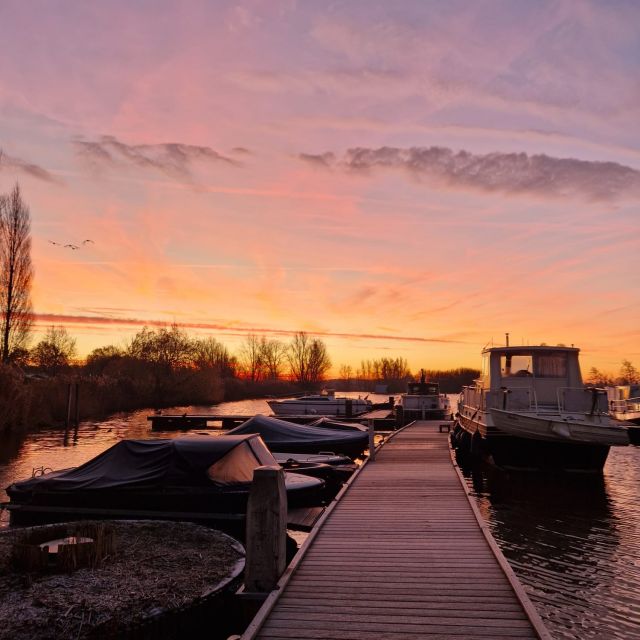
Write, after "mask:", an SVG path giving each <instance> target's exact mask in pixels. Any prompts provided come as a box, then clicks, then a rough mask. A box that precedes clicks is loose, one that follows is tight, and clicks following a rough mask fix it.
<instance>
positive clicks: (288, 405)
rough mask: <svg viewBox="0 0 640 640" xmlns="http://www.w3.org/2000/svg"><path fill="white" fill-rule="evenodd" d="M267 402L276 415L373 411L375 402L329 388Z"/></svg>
mask: <svg viewBox="0 0 640 640" xmlns="http://www.w3.org/2000/svg"><path fill="white" fill-rule="evenodd" d="M267 404H268V405H269V407H270V408H271V411H273V413H274V414H275V415H276V416H301V415H306V414H312V415H316V414H317V415H319V416H349V415H359V414H361V413H366V412H367V411H371V409H372V407H373V404H372V402H371V401H370V400H367V398H346V397H342V396H336V395H335V391H333V390H332V389H329V390H327V391H325V392H324V393H319V394H315V395H306V396H302V397H300V398H290V399H288V400H267Z"/></svg>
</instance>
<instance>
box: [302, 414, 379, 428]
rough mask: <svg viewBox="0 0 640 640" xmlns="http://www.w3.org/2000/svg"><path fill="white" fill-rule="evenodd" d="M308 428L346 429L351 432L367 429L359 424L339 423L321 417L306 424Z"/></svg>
mask: <svg viewBox="0 0 640 640" xmlns="http://www.w3.org/2000/svg"><path fill="white" fill-rule="evenodd" d="M307 424H308V425H309V426H310V427H322V428H323V429H347V430H349V429H350V430H351V431H366V430H367V428H366V427H365V426H364V425H362V424H360V423H359V422H340V421H339V420H333V419H332V418H327V417H324V416H323V417H322V418H318V419H317V420H314V421H313V422H307Z"/></svg>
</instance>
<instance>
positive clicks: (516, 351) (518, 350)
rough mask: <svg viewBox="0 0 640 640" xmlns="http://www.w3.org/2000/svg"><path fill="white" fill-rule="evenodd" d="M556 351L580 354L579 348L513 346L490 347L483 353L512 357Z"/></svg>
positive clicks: (542, 345)
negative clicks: (509, 355) (502, 354)
mask: <svg viewBox="0 0 640 640" xmlns="http://www.w3.org/2000/svg"><path fill="white" fill-rule="evenodd" d="M550 351H555V352H558V353H563V352H564V353H578V352H579V351H580V349H579V348H578V347H565V346H562V345H556V346H552V345H545V344H541V345H535V346H523V345H520V346H513V347H506V346H505V347H488V348H486V349H483V350H482V353H483V354H485V353H504V354H511V355H527V354H533V353H542V352H544V353H549V352H550Z"/></svg>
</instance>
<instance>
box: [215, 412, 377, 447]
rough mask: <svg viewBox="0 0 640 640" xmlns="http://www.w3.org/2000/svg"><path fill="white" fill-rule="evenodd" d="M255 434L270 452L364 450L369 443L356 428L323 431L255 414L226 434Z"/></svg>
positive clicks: (363, 433)
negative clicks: (258, 435)
mask: <svg viewBox="0 0 640 640" xmlns="http://www.w3.org/2000/svg"><path fill="white" fill-rule="evenodd" d="M249 433H258V434H260V436H261V437H262V439H263V440H264V442H265V443H266V445H267V446H268V447H269V449H271V451H301V450H305V451H311V450H315V451H320V450H323V449H324V450H327V449H331V450H336V451H339V450H341V449H358V448H360V449H361V450H362V449H364V448H365V447H366V446H367V444H368V435H367V433H366V432H363V431H360V430H355V429H344V430H341V429H326V428H324V427H315V426H310V425H305V424H294V423H292V422H287V421H286V420H279V419H278V418H272V417H271V416H264V415H261V414H258V415H257V416H253V418H249V420H247V421H246V422H243V423H242V424H241V425H240V426H238V427H236V428H235V429H231V430H230V431H227V434H228V435H240V434H249Z"/></svg>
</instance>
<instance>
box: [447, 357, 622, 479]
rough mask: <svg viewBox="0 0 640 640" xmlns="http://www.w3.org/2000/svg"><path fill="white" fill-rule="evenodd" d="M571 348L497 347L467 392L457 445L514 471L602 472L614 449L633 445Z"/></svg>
mask: <svg viewBox="0 0 640 640" xmlns="http://www.w3.org/2000/svg"><path fill="white" fill-rule="evenodd" d="M578 353H579V349H576V348H573V347H548V346H534V347H509V346H506V347H493V348H490V349H485V350H484V351H483V368H482V376H481V377H480V378H479V379H478V380H476V381H475V384H473V385H471V386H467V387H464V388H463V391H462V394H461V396H460V400H459V405H458V415H457V422H456V427H455V428H454V432H453V434H452V442H453V444H454V446H456V447H457V448H459V449H461V450H462V451H471V452H479V453H481V454H482V455H483V456H484V457H486V458H487V459H489V460H490V461H493V462H494V463H495V464H496V465H498V466H502V467H507V468H510V467H513V468H531V469H550V470H568V471H583V472H599V471H601V470H602V467H603V466H604V463H605V461H606V459H607V455H608V453H609V448H610V447H611V446H625V445H628V444H629V431H628V428H627V427H626V426H625V425H622V424H620V423H619V422H616V421H615V420H613V419H612V417H611V416H610V415H609V413H608V412H607V402H606V396H605V395H604V393H603V392H602V391H601V390H598V389H595V388H590V387H586V386H585V385H584V384H583V382H582V377H581V374H580V365H579V363H578Z"/></svg>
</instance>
